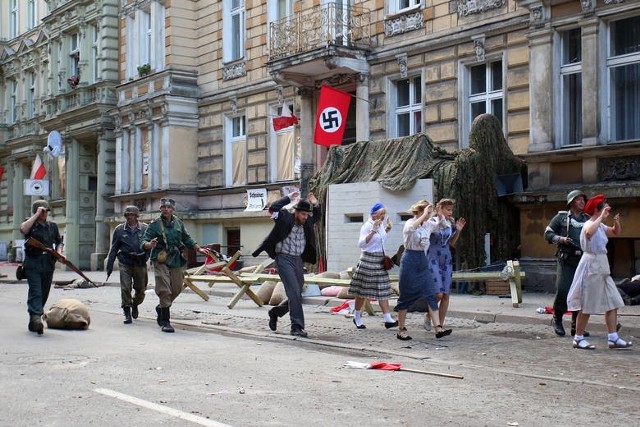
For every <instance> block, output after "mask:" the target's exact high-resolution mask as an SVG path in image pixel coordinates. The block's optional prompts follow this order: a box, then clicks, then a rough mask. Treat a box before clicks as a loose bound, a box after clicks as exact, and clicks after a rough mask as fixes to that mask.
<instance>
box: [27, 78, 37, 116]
mask: <svg viewBox="0 0 640 427" xmlns="http://www.w3.org/2000/svg"><path fill="white" fill-rule="evenodd" d="M26 81H27V85H25V89H26V91H25V99H26V101H27V109H26V111H27V118H28V119H32V118H34V117H35V116H36V114H37V113H36V96H37V94H36V73H34V72H33V71H28V72H27V79H26Z"/></svg>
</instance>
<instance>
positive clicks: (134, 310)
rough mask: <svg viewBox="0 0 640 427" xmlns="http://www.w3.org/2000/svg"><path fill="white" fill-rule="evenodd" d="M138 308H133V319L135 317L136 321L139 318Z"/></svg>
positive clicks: (135, 306) (134, 306)
mask: <svg viewBox="0 0 640 427" xmlns="http://www.w3.org/2000/svg"><path fill="white" fill-rule="evenodd" d="M138 314H139V313H138V306H137V305H136V304H134V305H133V307H131V317H133V318H134V319H137V318H138Z"/></svg>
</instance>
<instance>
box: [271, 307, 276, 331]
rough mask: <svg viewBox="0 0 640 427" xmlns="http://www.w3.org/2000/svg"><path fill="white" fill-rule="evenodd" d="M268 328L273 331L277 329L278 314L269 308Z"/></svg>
mask: <svg viewBox="0 0 640 427" xmlns="http://www.w3.org/2000/svg"><path fill="white" fill-rule="evenodd" d="M269 329H271V330H272V331H275V330H276V329H278V315H277V314H275V313H272V312H271V310H269Z"/></svg>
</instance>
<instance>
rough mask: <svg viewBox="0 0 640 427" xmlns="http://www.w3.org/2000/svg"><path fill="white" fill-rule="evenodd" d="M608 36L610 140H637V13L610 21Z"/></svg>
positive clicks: (639, 112) (639, 127)
mask: <svg viewBox="0 0 640 427" xmlns="http://www.w3.org/2000/svg"><path fill="white" fill-rule="evenodd" d="M609 37H610V40H609V54H608V57H607V63H606V65H607V71H608V78H609V110H610V115H609V119H608V120H609V129H610V140H611V141H627V140H632V139H640V120H638V117H640V78H639V77H638V76H640V16H636V17H632V18H627V19H622V20H620V21H616V22H613V23H612V24H611V27H610V32H609Z"/></svg>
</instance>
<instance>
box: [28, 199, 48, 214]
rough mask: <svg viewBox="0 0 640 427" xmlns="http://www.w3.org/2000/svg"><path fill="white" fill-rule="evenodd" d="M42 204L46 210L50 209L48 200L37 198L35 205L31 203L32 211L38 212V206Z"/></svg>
mask: <svg viewBox="0 0 640 427" xmlns="http://www.w3.org/2000/svg"><path fill="white" fill-rule="evenodd" d="M41 206H42V207H43V208H45V209H46V210H50V209H49V203H47V201H46V200H36V201H35V202H33V205H31V213H36V212H38V208H39V207H41Z"/></svg>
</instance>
